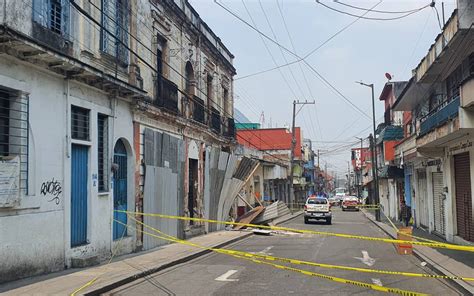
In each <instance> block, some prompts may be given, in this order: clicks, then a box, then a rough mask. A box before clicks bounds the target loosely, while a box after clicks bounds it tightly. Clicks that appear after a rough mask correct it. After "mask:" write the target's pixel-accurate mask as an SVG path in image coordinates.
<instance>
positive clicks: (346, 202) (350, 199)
mask: <svg viewBox="0 0 474 296" xmlns="http://www.w3.org/2000/svg"><path fill="white" fill-rule="evenodd" d="M341 208H342V210H343V211H345V210H349V209H352V210H356V211H358V210H359V199H358V198H357V197H356V196H346V197H344V199H343V200H342V204H341Z"/></svg>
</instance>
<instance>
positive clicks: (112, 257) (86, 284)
mask: <svg viewBox="0 0 474 296" xmlns="http://www.w3.org/2000/svg"><path fill="white" fill-rule="evenodd" d="M128 216H130V215H128ZM125 233H126V231H125V229H124V231H123V232H122V237H120V240H119V242H118V244H116V246H115V249H113V250H112V256H110V259H109V261H107V263H106V264H105V265H108V264H110V262H112V259H114V257H115V255H116V254H117V250H118V247H119V245H120V244H121V243H122V240H123V238H124V237H125ZM105 273H106V272H103V273H102V274H99V275H98V276H96V277H94V278H93V279H92V280H90V281H88V282H87V283H85V284H84V285H82V286H80V287H79V288H77V289H76V290H74V292H72V293H71V294H70V296H76V294H77V293H79V292H80V291H82V290H84V289H85V288H87V287H89V286H91V285H92V284H94V283H95V282H96V281H97V280H98V279H99V277H101V276H102V275H104V274H105Z"/></svg>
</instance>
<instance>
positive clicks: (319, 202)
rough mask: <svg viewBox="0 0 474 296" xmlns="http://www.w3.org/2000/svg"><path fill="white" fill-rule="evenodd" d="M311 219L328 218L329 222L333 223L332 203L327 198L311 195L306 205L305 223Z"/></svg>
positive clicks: (327, 221)
mask: <svg viewBox="0 0 474 296" xmlns="http://www.w3.org/2000/svg"><path fill="white" fill-rule="evenodd" d="M309 219H315V220H326V223H327V224H331V221H332V213H331V205H330V204H329V200H328V199H327V198H321V197H310V198H308V199H307V200H306V203H305V205H304V223H305V224H307V223H308V222H309Z"/></svg>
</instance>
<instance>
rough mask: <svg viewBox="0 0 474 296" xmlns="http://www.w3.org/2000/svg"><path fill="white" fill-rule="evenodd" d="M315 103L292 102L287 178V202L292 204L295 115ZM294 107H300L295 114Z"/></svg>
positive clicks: (293, 199)
mask: <svg viewBox="0 0 474 296" xmlns="http://www.w3.org/2000/svg"><path fill="white" fill-rule="evenodd" d="M315 103H316V102H315V101H312V102H308V101H304V102H300V101H296V100H294V101H293V118H292V124H291V151H290V155H291V156H290V175H289V176H288V181H289V182H288V183H290V184H289V188H288V201H289V202H294V201H296V200H295V198H294V190H293V162H294V161H295V147H296V133H295V120H296V115H298V113H299V112H300V110H301V108H303V106H304V105H314V104H315ZM296 105H301V108H300V109H299V110H298V112H296Z"/></svg>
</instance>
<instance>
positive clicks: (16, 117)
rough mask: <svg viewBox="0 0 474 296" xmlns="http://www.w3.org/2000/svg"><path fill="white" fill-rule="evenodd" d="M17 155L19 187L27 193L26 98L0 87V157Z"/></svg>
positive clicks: (8, 158)
mask: <svg viewBox="0 0 474 296" xmlns="http://www.w3.org/2000/svg"><path fill="white" fill-rule="evenodd" d="M15 157H19V164H20V168H19V181H20V184H19V188H20V191H22V192H23V194H28V98H27V97H26V96H24V95H21V94H20V93H19V92H17V91H13V90H9V89H4V88H0V159H1V160H11V159H14V158H15Z"/></svg>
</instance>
